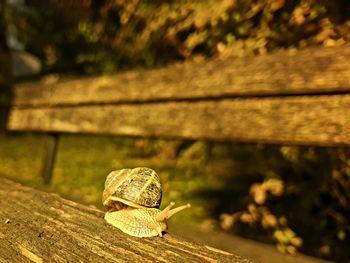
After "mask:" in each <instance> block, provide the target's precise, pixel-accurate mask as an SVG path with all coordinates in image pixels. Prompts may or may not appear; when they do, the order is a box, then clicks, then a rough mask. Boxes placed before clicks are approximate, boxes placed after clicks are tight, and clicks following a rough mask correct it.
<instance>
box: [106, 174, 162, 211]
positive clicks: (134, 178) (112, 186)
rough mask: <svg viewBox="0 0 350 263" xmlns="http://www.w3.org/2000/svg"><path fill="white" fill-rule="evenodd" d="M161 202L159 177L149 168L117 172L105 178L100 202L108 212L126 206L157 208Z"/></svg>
mask: <svg viewBox="0 0 350 263" xmlns="http://www.w3.org/2000/svg"><path fill="white" fill-rule="evenodd" d="M161 200H162V188H161V184H160V178H159V175H158V174H157V173H156V172H155V171H154V170H152V169H150V168H147V167H137V168H134V169H122V170H117V171H113V172H111V173H110V174H109V175H108V176H107V178H106V182H105V189H104V191H103V195H102V201H103V205H104V206H105V207H106V208H108V209H109V210H120V209H122V208H125V207H126V206H131V207H135V208H144V207H149V208H159V206H160V203H161Z"/></svg>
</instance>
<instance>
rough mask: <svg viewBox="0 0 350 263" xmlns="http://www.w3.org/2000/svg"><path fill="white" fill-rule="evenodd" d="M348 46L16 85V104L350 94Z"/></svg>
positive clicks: (349, 48)
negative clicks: (55, 81)
mask: <svg viewBox="0 0 350 263" xmlns="http://www.w3.org/2000/svg"><path fill="white" fill-rule="evenodd" d="M349 61H350V45H346V46H341V47H331V48H323V47H317V48H309V49H305V50H301V51H298V52H296V51H294V52H290V51H279V52H275V53H273V54H268V55H263V56H258V57H244V58H236V59H227V60H224V61H222V60H212V61H208V62H204V63H185V64H182V65H177V66H176V65H173V66H169V67H166V68H162V69H155V70H144V71H133V72H126V73H121V74H117V75H114V76H104V77H94V78H82V79H74V80H62V81H58V82H57V83H52V81H49V82H48V83H46V84H45V83H44V82H33V83H24V84H21V85H18V86H17V87H16V89H15V92H14V93H15V94H14V95H15V100H14V104H16V105H19V106H28V105H36V106H39V105H41V106H43V105H63V104H65V105H67V104H88V103H103V104H104V103H111V102H114V103H115V102H132V101H138V102H143V101H159V100H176V99H177V100H185V99H199V98H218V97H219V98H221V97H229V96H230V97H234V96H256V95H258V96H261V95H284V94H315V93H338V92H345V91H346V92H349V91H350V63H349Z"/></svg>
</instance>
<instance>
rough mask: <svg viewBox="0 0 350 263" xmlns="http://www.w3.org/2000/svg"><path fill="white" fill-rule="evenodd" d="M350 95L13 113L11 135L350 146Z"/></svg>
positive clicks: (96, 106)
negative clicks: (20, 132) (25, 132)
mask: <svg viewBox="0 0 350 263" xmlns="http://www.w3.org/2000/svg"><path fill="white" fill-rule="evenodd" d="M349 109H350V95H349V94H348V95H323V96H290V97H288V96H287V97H266V98H236V99H224V100H212V101H195V102H182V101H181V102H167V103H164V102H163V103H161V102H157V103H145V104H136V105H133V104H124V105H95V106H79V107H62V108H59V107H58V108H50V107H47V108H45V107H44V108H35V109H14V110H13V111H12V113H11V116H10V121H9V123H8V128H9V129H10V130H33V131H47V132H51V131H57V132H60V131H61V132H79V133H97V134H98V133H105V134H116V135H137V136H139V135H141V136H167V137H169V136H170V137H181V138H192V139H198V138H204V139H214V140H238V141H248V142H249V141H260V142H269V143H296V144H308V145H312V144H314V145H350V113H349Z"/></svg>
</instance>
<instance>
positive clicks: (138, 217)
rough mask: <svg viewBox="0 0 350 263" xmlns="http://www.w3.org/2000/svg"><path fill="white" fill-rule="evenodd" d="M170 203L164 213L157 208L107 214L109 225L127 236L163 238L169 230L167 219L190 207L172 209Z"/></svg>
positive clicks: (126, 210)
mask: <svg viewBox="0 0 350 263" xmlns="http://www.w3.org/2000/svg"><path fill="white" fill-rule="evenodd" d="M174 204H175V203H173V202H172V203H170V205H169V206H167V207H166V208H165V209H164V210H163V211H161V210H159V209H157V208H136V209H135V208H131V209H123V210H120V211H114V212H107V213H106V215H105V220H106V221H107V223H109V224H111V225H113V226H115V227H117V228H119V229H120V230H121V231H123V232H124V233H126V234H129V235H131V236H136V237H153V236H160V237H162V236H163V234H162V233H163V232H164V231H166V230H167V229H168V224H167V219H169V218H170V217H171V216H172V215H174V214H176V213H177V212H179V211H181V210H183V209H185V208H188V207H190V205H189V204H187V205H184V206H180V207H177V208H174V209H171V207H172V206H174Z"/></svg>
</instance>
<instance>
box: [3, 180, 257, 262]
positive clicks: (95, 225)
mask: <svg viewBox="0 0 350 263" xmlns="http://www.w3.org/2000/svg"><path fill="white" fill-rule="evenodd" d="M0 207H1V209H0V248H1V249H0V262H35V263H41V262H94V263H95V262H96V263H98V262H238V263H248V262H251V261H250V260H248V259H243V258H241V257H238V256H234V255H232V254H230V253H228V252H225V251H222V250H219V249H216V248H213V247H210V246H204V245H198V244H195V243H192V242H187V241H185V240H183V239H181V238H178V237H174V236H172V235H171V234H167V235H165V236H164V237H163V238H160V237H158V238H142V239H141V238H137V237H132V236H128V235H126V234H124V233H122V232H121V231H119V230H117V229H116V228H114V227H112V226H110V225H107V223H106V222H105V221H104V219H103V214H104V213H103V212H102V211H100V210H97V209H95V208H91V207H87V206H84V205H80V204H77V203H75V202H72V201H68V200H65V199H63V198H61V197H59V196H58V195H56V194H49V193H45V192H41V191H38V190H34V189H32V188H30V187H25V186H22V185H20V184H18V183H14V182H12V181H10V180H7V179H4V178H2V177H0Z"/></svg>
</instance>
